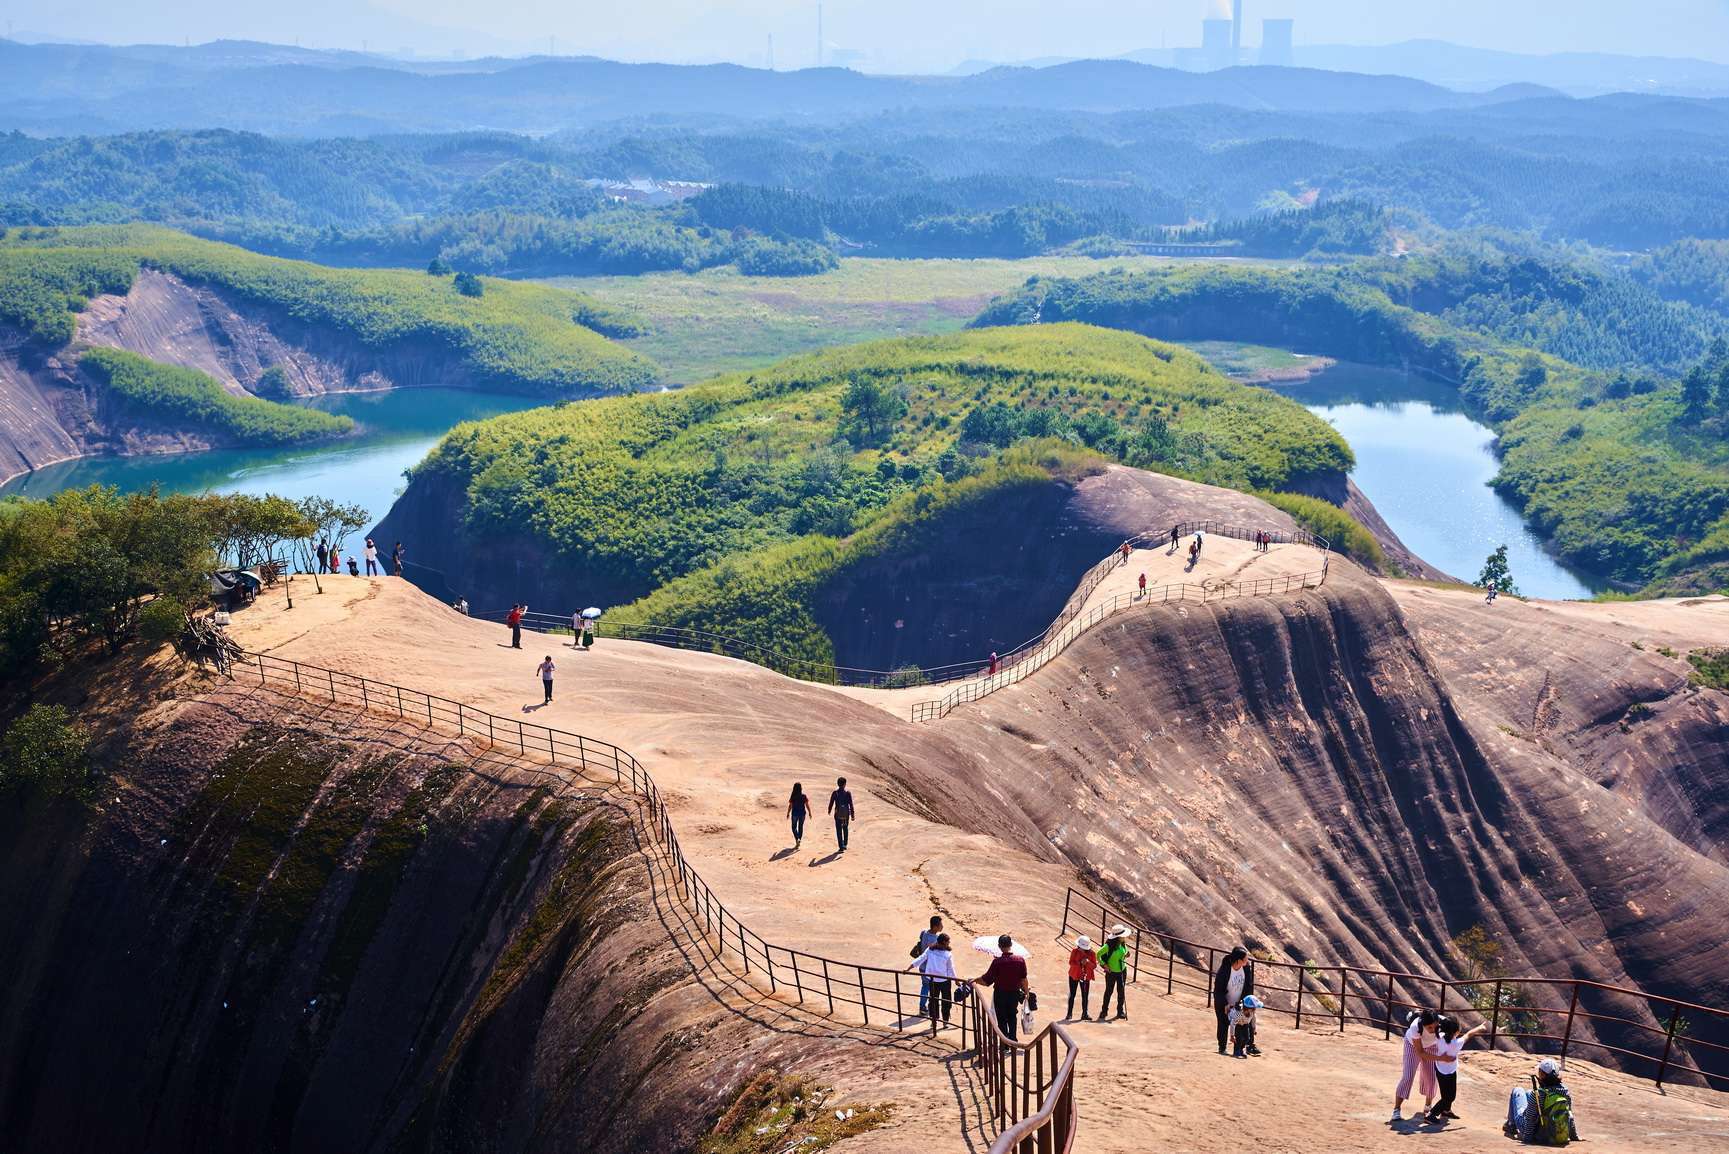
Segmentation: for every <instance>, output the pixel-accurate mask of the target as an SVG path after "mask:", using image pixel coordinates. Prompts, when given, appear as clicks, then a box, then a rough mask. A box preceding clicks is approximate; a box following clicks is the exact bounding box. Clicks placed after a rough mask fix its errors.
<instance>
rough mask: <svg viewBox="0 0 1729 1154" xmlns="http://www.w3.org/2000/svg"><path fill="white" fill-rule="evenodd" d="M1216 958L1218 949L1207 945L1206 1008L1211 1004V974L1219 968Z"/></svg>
mask: <svg viewBox="0 0 1729 1154" xmlns="http://www.w3.org/2000/svg"><path fill="white" fill-rule="evenodd" d="M1218 960H1219V959H1218V951H1217V950H1215V949H1214V948H1213V947H1212V946H1208V947H1207V977H1206V981H1205V985H1206V987H1207V1006H1208V1008H1211V1007H1212V1004H1213V974H1214V973H1216V972H1217V971H1218V968H1219V966H1218Z"/></svg>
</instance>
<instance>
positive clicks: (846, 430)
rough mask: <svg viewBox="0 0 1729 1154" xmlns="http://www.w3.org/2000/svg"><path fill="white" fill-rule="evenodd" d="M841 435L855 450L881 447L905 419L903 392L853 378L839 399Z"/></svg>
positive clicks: (905, 400)
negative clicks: (903, 418)
mask: <svg viewBox="0 0 1729 1154" xmlns="http://www.w3.org/2000/svg"><path fill="white" fill-rule="evenodd" d="M840 407H841V435H842V436H843V437H845V438H846V439H847V440H848V441H851V442H852V443H853V444H854V445H855V446H857V447H859V448H864V447H865V446H867V445H880V444H882V443H883V442H884V441H886V440H888V438H889V435H890V434H891V433H893V432H894V427H895V423H896V422H897V421H899V420H900V419H901V418H902V417H904V416H906V415H907V398H906V392H905V390H903V389H899V388H891V387H889V386H886V385H883V384H881V383H880V382H878V381H877V380H875V379H874V378H872V377H869V376H863V375H858V376H854V377H853V378H852V379H851V381H849V382H848V384H847V387H846V392H845V393H843V394H842V395H841V402H840Z"/></svg>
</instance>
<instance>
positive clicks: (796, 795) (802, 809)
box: [786, 781, 811, 849]
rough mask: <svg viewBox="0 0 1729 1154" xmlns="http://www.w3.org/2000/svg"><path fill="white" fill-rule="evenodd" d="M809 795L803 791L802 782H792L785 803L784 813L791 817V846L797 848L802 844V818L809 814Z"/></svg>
mask: <svg viewBox="0 0 1729 1154" xmlns="http://www.w3.org/2000/svg"><path fill="white" fill-rule="evenodd" d="M810 808H811V807H810V797H809V796H808V795H806V793H805V791H804V783H802V782H797V781H795V782H793V783H792V797H791V798H790V799H789V800H788V801H787V803H786V815H787V816H788V817H789V818H791V819H792V847H793V848H794V849H797V848H798V847H799V846H801V845H803V844H804V819H805V818H807V817H809V816H810Z"/></svg>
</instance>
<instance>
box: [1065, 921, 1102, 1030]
mask: <svg viewBox="0 0 1729 1154" xmlns="http://www.w3.org/2000/svg"><path fill="white" fill-rule="evenodd" d="M1098 969H1099V956H1098V954H1096V953H1094V952H1093V940H1092V939H1091V938H1089V937H1087V935H1085V934H1082V935H1081V936H1080V937H1078V938H1076V939H1075V948H1074V949H1072V950H1070V951H1069V1009H1068V1012H1067V1013H1066V1014H1064V1015H1063V1021H1065V1022H1072V1021H1073V1020H1074V1017H1075V991H1076V990H1079V991H1080V993H1081V1021H1083V1022H1090V1021H1092V1020H1093V1019H1092V1015H1091V1014H1089V1013H1087V995H1088V994H1089V993H1091V991H1092V988H1093V976H1094V975H1095V974H1097V973H1098ZM1099 1016H1100V1017H1103V1016H1104V1015H1103V1014H1100V1015H1099Z"/></svg>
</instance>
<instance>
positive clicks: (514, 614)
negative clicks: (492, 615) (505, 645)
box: [504, 605, 523, 649]
mask: <svg viewBox="0 0 1729 1154" xmlns="http://www.w3.org/2000/svg"><path fill="white" fill-rule="evenodd" d="M522 610H523V607H522V606H521V605H512V606H511V607H510V616H508V617H506V618H505V619H504V623H505V624H506V625H508V626H510V647H511V648H512V649H521V648H522Z"/></svg>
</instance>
